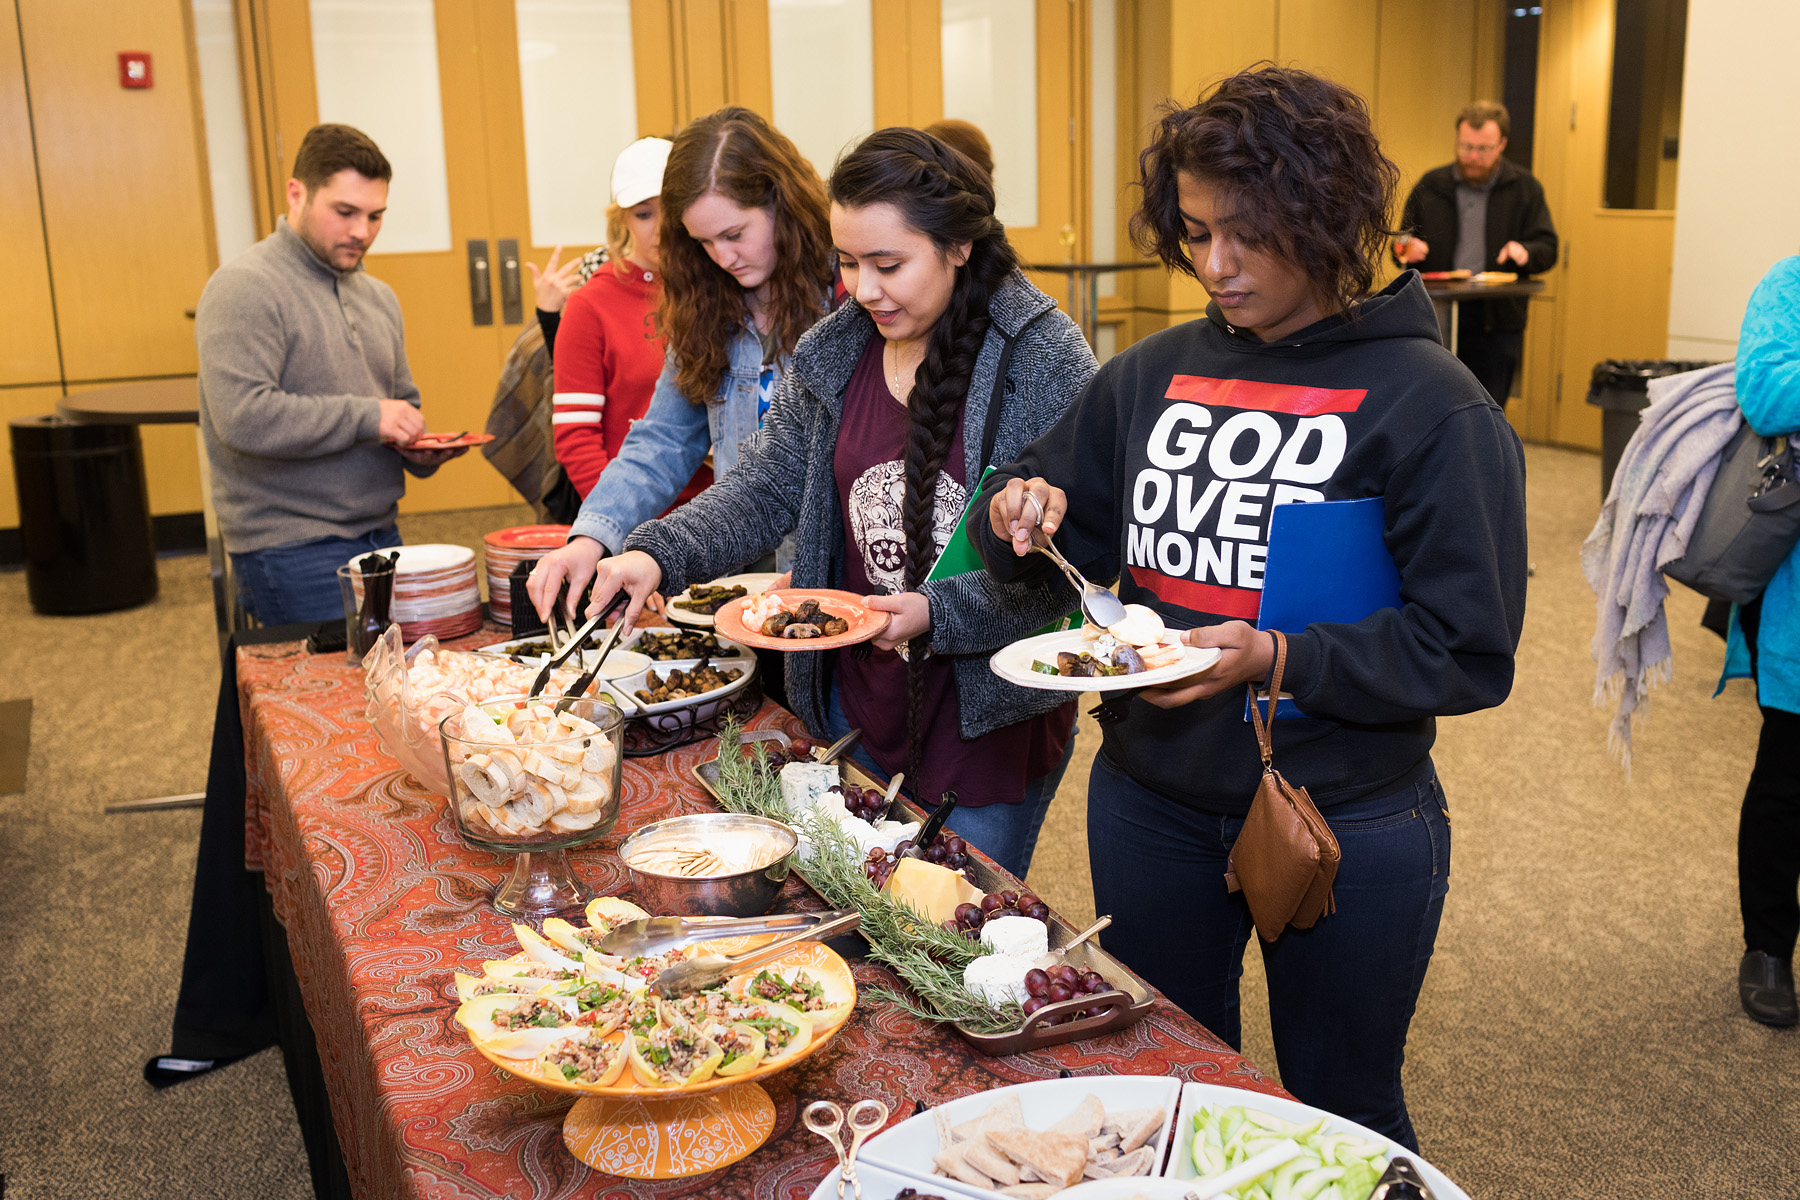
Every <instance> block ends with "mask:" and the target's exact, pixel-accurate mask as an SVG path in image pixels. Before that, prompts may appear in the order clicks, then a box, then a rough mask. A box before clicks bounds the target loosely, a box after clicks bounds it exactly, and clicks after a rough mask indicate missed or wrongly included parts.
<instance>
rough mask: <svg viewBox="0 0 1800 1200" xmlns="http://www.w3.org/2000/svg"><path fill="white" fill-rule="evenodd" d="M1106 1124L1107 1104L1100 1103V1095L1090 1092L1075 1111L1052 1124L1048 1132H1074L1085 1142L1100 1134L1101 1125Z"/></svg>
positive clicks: (1073, 1133)
mask: <svg viewBox="0 0 1800 1200" xmlns="http://www.w3.org/2000/svg"><path fill="white" fill-rule="evenodd" d="M1104 1124H1106V1106H1105V1105H1104V1104H1101V1103H1100V1097H1098V1096H1096V1095H1094V1094H1093V1093H1091V1092H1090V1093H1088V1096H1087V1098H1086V1099H1085V1100H1083V1101H1082V1102H1081V1103H1080V1104H1079V1105H1077V1106H1076V1108H1075V1111H1074V1112H1072V1113H1070V1114H1069V1115H1068V1116H1066V1117H1064V1118H1063V1119H1062V1120H1060V1121H1058V1122H1057V1123H1056V1124H1054V1125H1052V1126H1051V1127H1050V1128H1049V1130H1048V1132H1050V1133H1067V1134H1072V1135H1074V1136H1075V1137H1078V1138H1080V1139H1081V1140H1082V1141H1084V1142H1085V1141H1088V1140H1090V1139H1091V1138H1094V1137H1097V1136H1099V1134H1100V1127H1101V1126H1102V1125H1104Z"/></svg>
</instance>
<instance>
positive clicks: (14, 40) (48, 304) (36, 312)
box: [0, 5, 62, 525]
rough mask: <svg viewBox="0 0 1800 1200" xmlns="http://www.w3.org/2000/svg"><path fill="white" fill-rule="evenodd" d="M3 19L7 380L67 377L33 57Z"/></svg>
mask: <svg viewBox="0 0 1800 1200" xmlns="http://www.w3.org/2000/svg"><path fill="white" fill-rule="evenodd" d="M0 26H4V28H0V245H4V246H5V247H7V270H6V283H5V285H4V286H0V329H4V330H5V331H6V334H5V336H4V337H3V338H0V385H5V384H15V383H51V382H58V383H60V382H61V380H62V362H61V359H60V358H59V357H58V355H57V349H56V311H55V307H54V305H53V303H52V299H51V293H50V263H49V259H48V257H47V255H46V250H45V245H44V220H43V214H42V212H41V210H40V209H39V207H38V190H37V162H36V159H35V156H34V152H33V148H32V144H31V120H30V115H29V111H28V108H29V106H28V103H27V100H26V93H25V60H24V57H23V55H22V54H21V53H20V50H19V25H18V21H17V19H16V14H15V13H14V11H13V9H12V6H11V5H8V6H7V7H6V8H5V9H4V10H0ZM0 486H4V485H0ZM9 494H10V493H9ZM14 523H16V522H7V521H0V525H4V524H14Z"/></svg>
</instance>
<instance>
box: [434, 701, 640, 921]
mask: <svg viewBox="0 0 1800 1200" xmlns="http://www.w3.org/2000/svg"><path fill="white" fill-rule="evenodd" d="M438 729H439V733H440V735H441V737H442V739H443V743H444V767H445V774H446V775H447V776H448V777H449V787H448V790H447V792H446V795H448V796H449V797H450V811H451V813H453V814H454V815H455V818H456V829H457V832H458V833H460V834H462V837H463V840H464V841H466V842H467V843H469V845H471V846H474V847H476V848H478V849H481V850H487V851H491V852H492V853H495V854H510V855H514V856H516V857H515V860H514V862H513V869H512V873H511V875H510V876H509V877H508V878H507V879H506V880H504V881H503V882H502V883H501V884H500V886H499V888H498V889H497V890H496V891H495V892H494V898H493V903H494V907H495V908H496V909H498V910H500V911H501V912H503V913H505V914H507V915H508V916H511V917H536V918H541V917H546V916H554V915H557V914H562V913H567V912H570V911H573V910H579V909H581V908H582V907H583V906H584V905H585V904H586V903H587V902H588V901H589V900H590V899H592V898H593V895H594V893H593V892H592V891H591V890H590V889H589V888H588V887H587V886H586V885H584V884H583V883H582V882H581V880H580V879H578V878H577V877H576V876H575V873H574V871H573V870H571V869H570V866H569V860H568V857H567V855H566V853H565V852H566V851H568V850H572V849H575V848H577V847H580V846H585V845H587V844H588V843H590V842H594V841H597V840H599V839H600V838H602V837H604V836H606V835H607V834H608V833H610V832H612V829H613V826H615V825H617V824H618V821H619V774H620V760H621V757H622V753H621V752H622V750H623V748H624V747H623V742H624V716H623V714H622V713H620V711H619V710H618V708H616V707H615V706H614V705H613V704H612V703H611V702H610V701H607V700H604V699H589V698H582V699H578V700H557V699H554V698H545V697H540V698H539V699H536V700H531V699H527V698H526V697H524V696H507V697H502V698H499V699H495V700H487V701H483V702H482V703H480V704H471V705H468V706H466V707H464V708H460V709H458V710H457V711H455V712H452V713H450V714H449V715H448V716H446V717H445V718H444V719H443V720H442V721H441V722H440V723H439V726H438Z"/></svg>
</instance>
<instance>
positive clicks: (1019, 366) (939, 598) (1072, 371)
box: [625, 271, 1096, 738]
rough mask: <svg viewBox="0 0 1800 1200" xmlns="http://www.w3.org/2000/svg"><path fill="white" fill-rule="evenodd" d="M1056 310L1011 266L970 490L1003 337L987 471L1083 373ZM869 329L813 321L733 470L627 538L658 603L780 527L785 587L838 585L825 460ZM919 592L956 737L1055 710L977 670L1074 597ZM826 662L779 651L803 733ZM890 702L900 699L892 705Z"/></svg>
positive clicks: (837, 529)
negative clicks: (786, 545) (647, 560)
mask: <svg viewBox="0 0 1800 1200" xmlns="http://www.w3.org/2000/svg"><path fill="white" fill-rule="evenodd" d="M1055 308H1056V302H1055V301H1054V300H1052V299H1051V298H1050V297H1048V296H1046V295H1045V294H1044V293H1043V292H1040V291H1039V290H1038V289H1037V288H1035V287H1033V286H1032V284H1031V282H1030V281H1029V280H1027V279H1026V278H1025V276H1024V274H1023V273H1022V272H1018V271H1015V272H1013V274H1012V275H1011V277H1009V278H1008V279H1007V280H1006V281H1005V282H1003V283H1002V284H1001V286H1000V287H999V288H998V289H997V290H996V291H995V292H994V295H993V298H992V299H991V300H990V301H989V304H988V314H989V316H990V317H991V319H992V321H991V324H990V325H989V326H988V332H987V338H986V340H985V341H984V342H983V343H982V347H981V354H980V357H979V358H977V360H976V363H975V373H974V375H973V376H972V377H971V379H970V380H969V393H968V397H967V399H966V400H965V401H964V405H965V407H964V412H963V469H964V477H965V478H966V479H967V480H968V481H969V491H970V493H971V494H973V493H974V492H975V490H976V488H975V483H976V481H977V480H978V479H980V478H981V472H982V471H983V470H984V469H985V467H986V466H988V465H990V464H985V463H983V462H982V461H981V440H982V431H983V429H984V427H985V425H986V422H987V412H988V405H989V402H990V400H991V398H992V396H993V393H994V375H995V372H996V371H997V370H998V368H999V364H1000V355H1001V349H1002V346H1003V344H1004V341H1005V338H1006V337H1007V336H1011V337H1014V338H1016V339H1017V341H1016V342H1015V344H1014V347H1013V356H1012V360H1011V363H1010V364H1009V366H1008V368H1007V372H1006V381H1005V383H1004V385H1003V388H1002V397H1003V398H1002V400H1001V406H1002V407H1001V412H1000V424H999V429H998V433H997V435H996V437H995V439H994V461H995V462H996V463H1006V462H1011V461H1012V460H1013V459H1014V458H1016V457H1018V454H1019V452H1020V451H1021V450H1023V449H1024V448H1025V446H1026V445H1028V444H1029V443H1031V442H1032V441H1034V440H1035V439H1037V438H1038V437H1039V436H1040V435H1042V434H1043V433H1045V432H1046V431H1048V430H1049V428H1050V427H1051V426H1052V425H1054V424H1056V421H1057V419H1058V418H1059V417H1061V416H1062V414H1063V410H1065V409H1067V408H1068V407H1069V406H1070V405H1071V404H1072V403H1074V401H1075V398H1076V397H1077V396H1079V395H1080V394H1081V391H1082V389H1083V388H1085V387H1086V386H1087V382H1088V380H1089V379H1090V378H1092V377H1093V374H1094V371H1095V369H1096V367H1095V363H1094V355H1093V352H1092V351H1091V350H1089V349H1088V345H1087V341H1086V340H1085V339H1084V338H1083V337H1082V335H1081V329H1080V327H1079V326H1077V325H1076V324H1075V322H1073V321H1072V320H1070V319H1069V317H1068V316H1067V315H1066V314H1064V313H1062V312H1058V311H1053V310H1055ZM1040 313H1042V314H1044V315H1043V316H1042V318H1041V319H1039V320H1037V321H1036V322H1035V323H1032V324H1031V325H1030V328H1029V329H1026V325H1027V323H1028V322H1031V321H1032V318H1033V317H1037V316H1038V315H1039V314H1040ZM1021 330H1024V332H1023V334H1021V332H1020V331H1021ZM874 332H875V323H874V322H873V321H872V320H870V319H869V316H868V314H867V313H865V312H864V311H863V310H862V308H861V306H860V305H857V304H856V303H854V302H850V303H846V304H844V305H843V306H842V307H840V308H839V309H838V310H837V311H836V312H834V313H832V314H830V315H829V316H827V317H825V318H824V319H823V320H821V321H820V322H819V323H818V324H817V325H815V326H813V327H812V329H811V330H809V331H808V332H807V334H806V336H804V337H802V338H801V339H800V344H799V346H798V347H796V348H795V350H794V358H793V366H792V367H791V368H790V370H789V371H788V373H787V374H786V375H785V376H784V377H783V378H782V381H781V383H780V384H779V385H778V387H777V388H776V391H775V396H774V399H773V402H772V403H771V404H770V406H769V412H768V415H767V417H766V418H765V420H764V422H763V427H762V429H761V430H760V431H758V432H757V433H756V434H755V435H754V436H753V437H752V438H751V439H750V440H749V441H747V442H746V443H744V446H743V448H742V451H741V457H740V458H739V460H738V465H737V468H736V469H735V470H733V471H731V472H730V473H729V474H727V475H725V476H724V477H723V478H721V479H719V480H718V481H717V482H715V483H714V484H713V485H712V486H711V487H709V488H707V489H706V491H704V492H702V493H701V494H700V495H699V496H698V497H696V498H695V499H694V500H693V501H691V502H690V503H688V504H686V505H684V506H683V507H681V508H678V509H676V510H675V511H674V512H672V513H670V514H669V515H668V516H666V517H664V518H662V519H661V520H657V521H647V522H645V523H644V524H643V525H640V526H638V527H637V529H635V530H633V531H632V534H631V536H630V537H629V538H627V539H626V542H625V548H626V549H628V550H642V551H644V552H646V553H647V554H649V555H650V556H651V557H652V558H654V559H656V561H657V564H658V565H659V566H660V567H661V568H662V572H663V583H662V591H663V594H664V595H674V594H675V593H676V592H678V591H680V590H681V589H683V588H684V587H686V586H687V585H688V584H690V583H694V582H700V581H705V580H708V579H712V578H715V577H717V576H719V575H722V574H724V573H725V572H727V571H731V570H734V569H736V568H737V567H738V566H740V565H741V564H743V563H747V562H753V561H755V560H756V559H757V558H759V557H761V556H762V555H763V554H766V553H768V552H769V551H770V550H773V549H774V548H775V547H776V546H777V545H779V544H780V543H781V540H782V536H783V535H784V534H785V533H786V532H787V531H788V530H790V529H791V530H793V531H794V586H795V587H841V586H842V580H843V564H844V553H845V546H844V523H843V517H842V511H843V510H842V508H841V506H840V504H839V499H838V490H837V479H836V476H835V475H834V474H833V471H832V455H833V452H834V450H835V448H836V445H837V434H838V422H839V420H840V419H841V418H842V416H843V412H844V392H845V390H846V389H847V388H848V386H849V383H850V376H851V375H852V374H853V373H854V371H855V369H856V363H857V360H858V359H859V358H860V357H861V356H862V352H863V347H864V346H865V345H867V343H868V340H869V336H870V335H871V334H872V333H874ZM981 519H985V515H983V516H982V518H981ZM918 590H919V591H920V592H922V593H924V595H925V596H926V598H927V599H928V600H930V602H931V652H932V653H933V654H934V655H936V656H937V657H939V658H943V657H950V658H953V659H954V660H955V664H956V694H957V700H958V702H959V704H960V706H961V709H962V736H963V737H965V738H977V737H980V736H981V735H982V734H985V733H989V732H992V731H993V730H995V729H999V728H1000V727H1002V726H1005V725H1011V724H1013V723H1014V722H1017V721H1023V720H1026V719H1027V718H1030V717H1034V716H1037V715H1039V714H1041V713H1046V712H1049V711H1050V710H1051V709H1054V708H1056V707H1057V706H1058V705H1060V704H1062V703H1064V702H1066V701H1067V699H1068V697H1067V696H1066V695H1064V694H1063V693H1060V692H1050V691H1038V690H1034V689H1030V688H1021V687H1018V686H1016V685H1014V684H1010V683H1007V682H1005V681H1004V680H1002V679H1001V678H1000V677H999V676H997V675H995V674H994V673H993V671H992V670H990V669H989V667H988V656H989V655H991V654H992V653H993V652H994V651H995V650H997V649H999V648H1000V647H1001V646H1004V645H1006V644H1007V643H1008V642H1012V641H1016V640H1018V639H1019V638H1022V637H1026V636H1028V635H1030V634H1031V633H1033V632H1035V631H1036V630H1038V629H1040V628H1042V627H1043V626H1044V625H1046V624H1048V623H1049V622H1051V621H1053V620H1055V619H1056V618H1058V617H1060V616H1062V615H1063V614H1065V613H1068V612H1070V611H1072V610H1073V609H1074V607H1075V593H1074V589H1073V588H1071V587H1070V586H1069V585H1068V584H1067V583H1065V582H1064V581H1063V580H1062V579H1061V578H1060V577H1056V578H1055V579H1054V580H1053V581H1052V582H1040V583H1033V584H1000V583H996V582H995V581H994V579H993V577H992V576H990V575H989V574H988V573H987V572H986V571H975V572H972V573H970V574H967V575H959V576H955V577H953V578H950V579H941V580H936V581H934V582H931V583H927V584H925V585H924V586H922V587H921V588H919V589H918ZM834 653H835V652H833V651H824V652H821V651H810V650H802V651H794V652H790V653H789V654H787V656H786V662H787V693H788V702H789V704H791V705H792V706H793V709H794V713H795V715H796V716H798V717H799V718H800V719H801V720H802V721H804V722H805V723H806V726H807V728H808V729H812V730H815V731H822V730H824V729H825V727H826V722H825V714H826V711H827V704H828V702H829V699H830V689H831V662H832V655H833V654H834ZM894 700H895V702H896V703H902V704H903V703H904V701H905V697H903V696H896V697H894Z"/></svg>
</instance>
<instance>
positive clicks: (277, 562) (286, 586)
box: [231, 525, 400, 625]
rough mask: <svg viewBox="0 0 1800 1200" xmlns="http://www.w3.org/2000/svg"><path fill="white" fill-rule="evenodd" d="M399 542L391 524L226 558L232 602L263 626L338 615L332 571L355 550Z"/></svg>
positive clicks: (361, 551)
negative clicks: (234, 587) (233, 587)
mask: <svg viewBox="0 0 1800 1200" xmlns="http://www.w3.org/2000/svg"><path fill="white" fill-rule="evenodd" d="M399 544H400V531H399V530H398V529H396V528H394V527H393V526H392V525H388V526H386V527H384V528H382V529H372V530H370V531H369V532H368V533H365V534H363V535H362V536H361V537H354V538H346V537H322V538H313V539H312V540H311V541H308V542H289V543H288V544H287V545H285V546H270V547H269V548H268V549H266V550H251V551H249V552H248V553H245V554H233V555H232V556H231V569H232V571H233V572H235V573H236V575H237V583H238V604H239V605H240V606H242V608H243V609H244V611H245V612H247V613H249V614H250V615H251V616H253V617H255V618H256V619H257V620H258V621H260V622H262V624H264V625H291V624H294V623H295V622H298V621H329V620H331V619H332V618H333V617H342V616H343V615H344V600H343V597H342V595H340V594H339V592H338V581H337V569H338V568H339V567H341V566H343V565H344V564H345V563H347V562H349V561H350V560H351V559H352V558H354V557H356V556H357V555H358V554H367V553H369V552H370V551H372V550H388V549H391V548H392V547H394V546H398V545H399Z"/></svg>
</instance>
